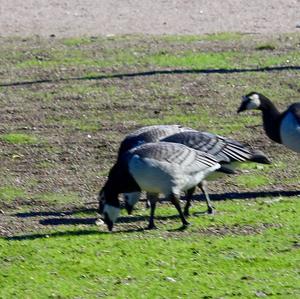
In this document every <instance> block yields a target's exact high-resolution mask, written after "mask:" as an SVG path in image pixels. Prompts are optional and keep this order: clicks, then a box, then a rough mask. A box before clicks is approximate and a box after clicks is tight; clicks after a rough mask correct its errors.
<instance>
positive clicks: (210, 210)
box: [198, 181, 214, 214]
mask: <svg viewBox="0 0 300 299" xmlns="http://www.w3.org/2000/svg"><path fill="white" fill-rule="evenodd" d="M206 185H207V183H206V181H202V182H201V183H200V184H199V185H198V187H199V188H200V189H201V191H202V192H203V194H204V196H205V200H206V204H207V213H208V214H213V213H214V207H213V206H212V204H211V202H210V199H209V195H208V193H207V191H206Z"/></svg>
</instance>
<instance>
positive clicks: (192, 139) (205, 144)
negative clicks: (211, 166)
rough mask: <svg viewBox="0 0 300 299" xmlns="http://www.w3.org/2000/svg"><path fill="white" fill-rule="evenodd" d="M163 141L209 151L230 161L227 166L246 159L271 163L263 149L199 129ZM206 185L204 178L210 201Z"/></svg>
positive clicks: (187, 212) (189, 199) (188, 201)
mask: <svg viewBox="0 0 300 299" xmlns="http://www.w3.org/2000/svg"><path fill="white" fill-rule="evenodd" d="M161 141H163V142H173V143H180V144H184V145H186V146H188V147H190V148H193V149H196V150H199V151H202V152H205V153H208V154H210V155H212V156H214V157H215V158H216V159H217V160H218V161H221V162H220V163H221V164H224V162H225V163H229V165H227V167H229V166H230V165H232V167H233V168H234V167H235V166H236V164H237V162H245V161H249V162H256V163H262V164H270V161H269V159H268V158H267V157H266V156H265V155H264V154H263V153H262V152H261V151H258V150H253V149H252V148H250V147H249V146H247V145H243V144H241V143H239V142H237V141H235V140H233V139H230V138H227V137H222V136H219V135H215V134H212V133H207V132H199V131H187V132H180V133H177V134H173V135H171V136H168V137H166V138H163V139H161ZM228 173H229V172H228ZM215 177H218V176H215V175H213V176H210V178H211V179H214V178H215ZM205 186H206V185H205V181H204V180H203V181H202V182H200V185H199V187H200V189H201V191H202V192H203V193H204V195H205V197H206V201H208V202H209V196H208V193H207V191H206V188H205ZM192 194H193V190H189V192H188V194H187V198H186V200H187V203H186V206H185V209H184V214H185V215H186V216H188V215H189V207H190V205H191V204H190V202H191V196H192ZM208 212H209V213H212V212H213V210H210V207H208Z"/></svg>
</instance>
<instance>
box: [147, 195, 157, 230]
mask: <svg viewBox="0 0 300 299" xmlns="http://www.w3.org/2000/svg"><path fill="white" fill-rule="evenodd" d="M147 200H149V202H150V218H149V224H148V227H147V229H156V226H155V224H154V214H155V208H156V202H157V194H151V193H147Z"/></svg>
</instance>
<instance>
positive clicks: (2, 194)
mask: <svg viewBox="0 0 300 299" xmlns="http://www.w3.org/2000/svg"><path fill="white" fill-rule="evenodd" d="M25 196H26V192H24V190H23V189H21V188H17V187H13V186H1V187H0V200H2V201H5V202H10V201H12V200H14V199H16V198H22V197H25Z"/></svg>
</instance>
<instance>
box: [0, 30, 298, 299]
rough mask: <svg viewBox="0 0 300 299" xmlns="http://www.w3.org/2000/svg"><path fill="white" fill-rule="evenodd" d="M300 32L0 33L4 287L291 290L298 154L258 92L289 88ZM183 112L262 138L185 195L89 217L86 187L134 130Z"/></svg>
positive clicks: (16, 292)
mask: <svg viewBox="0 0 300 299" xmlns="http://www.w3.org/2000/svg"><path fill="white" fill-rule="evenodd" d="M299 50H300V34H287V35H280V36H279V35H278V36H260V35H242V34H236V33H222V34H215V35H205V36H161V37H153V36H113V37H106V38H104V37H83V38H73V39H56V38H49V39H43V38H38V37H32V38H26V39H22V38H0V113H1V114H0V115H1V116H0V145H1V147H0V268H1V272H0V298H257V297H272V298H297V297H300V287H299V278H300V275H299V274H300V268H299V264H300V255H299V248H300V240H299V232H300V222H299V213H300V201H299V196H300V190H299V179H300V166H299V163H298V159H299V156H298V155H297V154H295V153H293V152H291V151H289V150H287V149H286V148H284V147H282V146H280V145H278V144H274V143H272V142H271V141H270V140H269V139H267V137H266V136H265V134H264V132H263V129H262V126H261V117H260V115H259V113H257V112H249V113H245V114H242V115H237V114H236V110H237V108H238V106H239V104H240V98H241V96H242V95H244V94H246V93H248V92H251V91H257V92H261V93H263V94H265V95H267V96H268V97H270V98H271V99H272V100H273V101H274V102H275V103H276V105H277V106H278V108H279V109H281V110H283V109H284V108H285V107H286V106H287V105H288V104H289V103H292V102H295V101H299V92H300V54H299V53H300V51H299ZM175 123H176V124H183V125H186V126H191V127H193V128H196V129H199V130H203V131H204V130H205V131H210V132H213V133H218V134H223V135H225V136H228V137H232V138H235V139H237V140H239V141H241V142H245V143H249V144H250V145H251V146H253V147H256V148H259V149H261V150H262V151H264V152H265V153H266V154H267V155H268V156H269V157H270V158H271V160H272V164H271V165H267V166H265V165H263V166H261V165H255V164H243V165H241V168H240V173H239V175H236V176H231V177H227V178H226V179H223V180H220V181H215V182H211V183H210V184H209V192H210V194H211V197H212V200H213V203H214V206H215V207H216V210H217V212H216V214H215V215H205V214H203V213H201V212H202V211H204V210H205V204H204V203H203V196H202V195H199V196H198V195H197V196H195V201H194V205H193V208H192V216H191V217H190V220H189V221H190V222H191V223H192V225H191V227H189V228H188V229H187V230H185V231H179V230H178V228H179V227H180V219H179V218H178V217H177V213H176V210H175V209H174V208H173V207H172V206H171V205H169V204H168V203H166V202H165V201H163V202H162V203H161V204H160V205H159V206H158V208H157V212H156V216H157V217H156V218H157V226H158V228H159V229H158V230H155V231H147V230H144V228H145V227H146V225H147V218H148V214H149V211H148V210H146V209H145V208H144V203H143V202H141V203H139V204H138V207H137V209H136V211H134V215H133V216H130V217H129V216H127V215H126V214H125V212H122V216H121V217H120V219H119V222H118V223H117V224H116V226H115V231H114V232H113V233H108V232H107V230H106V228H105V227H102V226H97V225H96V224H95V221H96V219H97V213H96V208H97V202H96V195H97V192H98V191H99V190H100V188H101V186H103V184H104V182H105V179H106V176H107V173H108V171H109V169H110V167H111V166H112V165H113V163H114V160H115V158H116V153H117V149H118V145H119V143H120V141H121V140H122V138H123V137H124V136H125V135H126V134H127V133H128V132H130V131H132V130H134V129H136V128H138V127H141V126H144V125H151V124H175Z"/></svg>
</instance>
